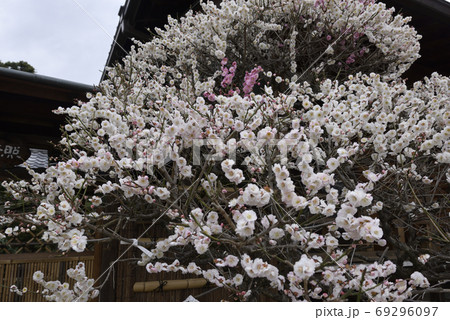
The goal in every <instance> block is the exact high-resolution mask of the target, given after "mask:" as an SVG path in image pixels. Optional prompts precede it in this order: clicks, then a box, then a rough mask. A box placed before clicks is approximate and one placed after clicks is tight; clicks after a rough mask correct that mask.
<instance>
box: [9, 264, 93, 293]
mask: <svg viewBox="0 0 450 320" xmlns="http://www.w3.org/2000/svg"><path fill="white" fill-rule="evenodd" d="M67 276H68V277H69V278H70V279H73V280H75V283H74V285H73V289H70V284H69V283H67V282H64V283H61V282H60V281H59V280H55V281H45V280H44V274H43V273H42V271H35V272H34V273H33V281H35V282H36V283H37V284H39V285H40V286H42V287H43V290H42V291H41V292H39V291H37V293H38V294H40V295H42V296H43V297H44V298H45V299H46V300H47V301H55V302H86V301H88V300H89V299H95V298H96V297H97V296H98V295H99V293H100V291H99V290H97V289H95V288H94V283H95V280H94V279H89V278H88V277H87V276H86V270H85V266H84V263H83V262H79V263H78V264H77V266H76V267H75V268H70V269H68V270H67ZM10 291H11V292H13V293H16V294H18V295H23V294H24V293H29V294H31V292H30V291H28V289H27V288H23V289H22V290H19V289H18V288H17V286H16V285H12V286H11V288H10Z"/></svg>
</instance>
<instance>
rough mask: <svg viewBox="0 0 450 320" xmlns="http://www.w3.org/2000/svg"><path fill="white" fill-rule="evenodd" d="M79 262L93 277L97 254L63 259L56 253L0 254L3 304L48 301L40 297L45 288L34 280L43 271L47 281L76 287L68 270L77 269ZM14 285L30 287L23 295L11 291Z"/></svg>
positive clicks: (1, 300)
mask: <svg viewBox="0 0 450 320" xmlns="http://www.w3.org/2000/svg"><path fill="white" fill-rule="evenodd" d="M78 262H83V263H84V264H85V268H86V275H87V276H88V277H89V278H93V277H94V255H93V253H92V252H86V253H83V254H76V255H74V254H69V255H67V256H61V255H60V254H56V253H45V252H44V253H26V254H0V302H15V301H17V302H20V301H24V302H25V301H27V302H42V301H45V299H44V298H43V297H42V295H41V294H39V293H36V292H37V291H38V290H39V292H41V291H42V289H43V288H42V287H41V286H40V285H38V284H37V283H35V282H34V281H33V273H34V272H35V271H38V270H40V271H42V272H43V273H44V276H45V278H44V279H45V280H47V281H50V280H59V281H61V283H63V282H68V283H69V284H71V287H72V285H73V282H74V281H73V280H72V279H70V278H69V277H68V276H67V274H66V270H67V269H69V268H74V267H75V266H76V265H77V264H78ZM11 285H16V286H17V287H18V288H19V289H22V288H24V287H26V288H27V292H26V293H25V294H23V295H22V296H19V295H17V294H15V293H12V292H10V287H11Z"/></svg>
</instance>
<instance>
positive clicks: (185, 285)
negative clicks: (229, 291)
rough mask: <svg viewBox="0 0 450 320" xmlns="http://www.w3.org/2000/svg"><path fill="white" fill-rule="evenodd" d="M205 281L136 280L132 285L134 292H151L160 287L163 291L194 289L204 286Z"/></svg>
mask: <svg viewBox="0 0 450 320" xmlns="http://www.w3.org/2000/svg"><path fill="white" fill-rule="evenodd" d="M206 283H207V281H206V279H203V278H193V279H183V280H165V281H164V280H163V281H148V282H136V283H135V284H134V285H133V291H134V292H151V291H154V290H157V289H162V290H163V291H169V290H182V289H195V288H202V287H204V286H205V285H206Z"/></svg>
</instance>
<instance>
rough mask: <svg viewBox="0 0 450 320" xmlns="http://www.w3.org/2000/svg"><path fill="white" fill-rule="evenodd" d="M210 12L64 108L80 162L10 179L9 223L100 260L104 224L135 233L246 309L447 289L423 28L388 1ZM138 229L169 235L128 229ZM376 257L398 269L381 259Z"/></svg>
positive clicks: (438, 147) (160, 262)
mask: <svg viewBox="0 0 450 320" xmlns="http://www.w3.org/2000/svg"><path fill="white" fill-rule="evenodd" d="M202 8H203V10H202V12H200V13H194V12H188V13H187V14H186V16H185V17H182V18H181V19H180V20H175V19H172V18H170V17H169V19H168V25H167V26H165V29H164V30H157V36H156V37H155V38H154V39H153V40H152V41H150V42H148V43H139V42H137V43H136V46H135V47H133V48H132V50H131V52H130V54H129V55H128V56H127V57H126V58H125V59H124V60H123V64H121V65H118V66H116V67H114V68H111V69H110V70H109V71H108V79H107V80H105V81H104V82H102V83H101V85H100V87H101V92H98V93H96V94H95V95H92V94H90V93H89V94H88V95H87V98H88V99H89V101H87V102H80V103H79V104H78V105H76V106H73V107H71V108H66V109H64V108H59V109H58V110H56V112H57V113H59V114H64V115H66V116H67V118H68V119H69V122H68V124H67V125H66V126H65V128H64V129H65V130H64V132H63V138H62V140H61V146H62V147H63V150H64V157H63V159H61V160H60V161H59V162H58V163H57V164H55V165H54V166H51V167H50V168H48V169H47V170H46V172H44V173H36V172H33V171H32V170H31V169H30V170H29V171H30V174H31V175H32V181H31V182H29V183H27V182H23V181H21V182H4V183H3V186H4V187H5V188H6V189H7V190H8V191H9V192H10V194H11V195H12V196H13V197H14V199H15V200H14V201H11V202H9V203H7V205H8V207H9V211H8V212H7V213H5V214H3V215H2V217H1V220H0V222H1V223H3V224H5V225H6V223H7V222H10V221H11V220H12V219H16V220H20V221H22V222H23V223H24V225H25V224H29V225H38V226H42V227H44V228H45V229H46V232H45V234H44V238H45V239H46V240H48V241H51V242H53V243H56V244H58V247H59V249H60V250H62V251H68V250H75V251H77V252H81V251H83V250H84V249H85V248H86V244H87V241H88V234H89V233H87V230H89V231H91V232H92V231H93V232H97V233H100V234H102V237H103V238H108V239H118V240H121V241H123V242H125V243H128V244H130V245H134V246H137V247H139V248H140V249H141V250H142V256H141V258H140V261H139V262H138V264H139V265H141V266H145V268H146V269H147V271H148V272H150V273H159V272H176V271H181V272H182V273H184V274H194V275H198V276H202V277H204V278H205V279H207V280H208V281H209V282H211V283H213V284H215V285H216V286H218V287H224V288H225V289H226V290H228V291H227V292H229V294H230V299H240V300H253V301H258V300H260V299H262V298H263V297H264V296H268V297H269V298H270V299H274V300H279V301H286V300H292V301H298V300H301V301H303V300H306V301H317V300H318V301H322V300H323V301H347V300H364V301H403V300H408V299H414V298H417V294H419V293H421V292H424V291H425V290H427V288H428V287H430V286H434V287H439V286H440V285H441V282H440V281H442V280H445V279H448V276H449V270H447V269H445V264H442V263H441V262H442V261H448V259H449V249H450V246H449V242H450V235H449V224H448V222H449V221H448V213H447V210H448V203H449V201H448V196H447V194H446V193H445V188H446V187H447V186H448V182H449V180H450V174H449V170H448V163H449V162H450V153H449V139H448V137H449V135H450V126H449V119H450V110H449V109H448V106H449V105H450V104H449V91H448V90H449V84H450V83H449V78H448V77H445V76H441V75H438V74H433V75H431V77H429V78H425V79H424V80H423V81H422V82H418V83H415V84H414V86H413V87H411V88H408V87H407V86H406V84H405V82H404V81H403V80H402V79H401V74H402V73H403V72H404V71H405V70H406V69H408V68H409V66H410V65H411V64H412V63H413V62H414V61H415V60H416V59H417V58H418V57H419V54H418V52H419V43H418V40H419V39H420V36H419V35H417V33H416V31H415V30H414V29H413V28H412V27H411V26H408V25H407V23H408V22H409V18H405V17H402V16H401V15H394V11H393V9H386V6H385V5H384V4H383V3H381V2H376V1H374V0H316V1H313V0H225V1H222V3H221V4H220V5H219V6H217V5H215V4H214V3H212V2H204V3H202ZM24 202H27V203H31V206H32V208H33V210H30V211H28V212H23V210H22V211H21V210H19V208H20V204H22V203H24ZM419 221H426V222H427V223H428V224H429V225H430V226H431V227H432V228H433V233H432V234H426V233H424V231H423V230H422V229H420V227H418V226H417V225H418V222H419ZM136 222H146V223H147V224H148V225H149V227H148V228H147V230H146V231H148V230H151V228H154V227H155V224H157V223H159V222H164V223H163V224H162V225H165V226H166V228H167V236H166V237H165V238H163V239H159V240H157V241H155V242H153V243H143V242H141V241H139V239H140V238H141V237H142V236H143V234H142V233H140V234H136V235H135V236H134V237H133V238H130V237H129V235H125V234H123V233H121V230H122V228H120V226H122V225H123V224H124V223H136ZM396 224H397V225H399V226H401V227H404V228H406V229H407V230H408V232H409V234H408V236H409V240H410V241H408V242H407V243H405V242H402V241H400V240H399V239H398V234H397V233H396V232H397V231H396ZM158 225H161V224H158ZM16 231H17V230H16ZM19 231H20V230H19ZM11 233H12V230H8V229H6V230H4V232H3V233H2V234H1V235H2V236H10V235H11ZM423 238H431V239H432V244H433V247H426V248H424V247H423V246H421V245H422V244H423ZM92 240H95V239H92ZM374 246H377V247H385V248H387V249H389V250H393V251H395V252H397V259H396V260H395V261H390V260H387V259H386V257H384V255H383V256H381V257H380V258H379V259H377V261H374V260H370V259H367V258H366V257H364V252H365V251H366V250H367V249H368V248H373V247H374ZM436 248H438V249H439V251H437V250H436ZM357 260H358V261H359V262H355V261H357ZM408 265H412V267H408ZM439 268H441V269H439ZM80 295H81V294H80ZM55 299H56V298H55Z"/></svg>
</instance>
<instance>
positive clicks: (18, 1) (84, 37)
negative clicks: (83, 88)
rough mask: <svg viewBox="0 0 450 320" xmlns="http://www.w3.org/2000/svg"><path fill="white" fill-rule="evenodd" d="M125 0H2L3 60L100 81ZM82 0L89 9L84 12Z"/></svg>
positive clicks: (60, 75) (0, 57) (73, 78)
mask: <svg viewBox="0 0 450 320" xmlns="http://www.w3.org/2000/svg"><path fill="white" fill-rule="evenodd" d="M124 3H125V0H0V60H1V61H2V62H5V61H20V60H24V61H27V62H28V63H29V64H31V65H32V66H33V67H34V68H35V69H36V71H37V73H38V74H42V75H46V76H51V77H56V78H60V79H65V80H71V81H76V82H81V83H85V84H98V82H99V81H100V76H101V72H102V70H103V68H104V66H105V63H106V59H107V57H108V53H109V50H110V48H111V44H112V39H111V38H110V37H109V36H108V35H107V34H106V33H105V31H104V30H102V28H104V29H105V30H106V32H107V33H108V34H109V35H110V36H111V37H114V34H115V31H116V27H117V24H118V23H119V16H118V12H119V9H120V6H121V5H123V4H124ZM78 4H79V5H81V6H82V7H83V8H84V9H85V10H86V11H87V12H88V13H89V14H90V15H91V16H92V17H93V18H94V19H95V20H96V21H97V23H98V24H99V25H100V26H101V27H100V26H99V25H97V24H96V22H94V21H93V20H92V19H91V18H90V17H89V14H88V13H86V12H85V11H83V10H82V9H81V8H80V6H79V5H78Z"/></svg>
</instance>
